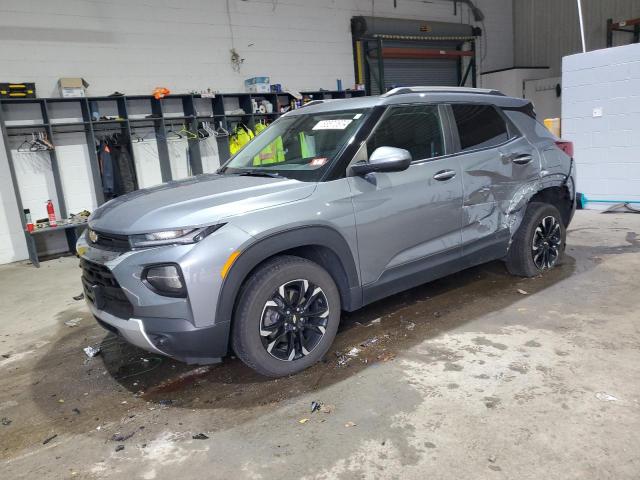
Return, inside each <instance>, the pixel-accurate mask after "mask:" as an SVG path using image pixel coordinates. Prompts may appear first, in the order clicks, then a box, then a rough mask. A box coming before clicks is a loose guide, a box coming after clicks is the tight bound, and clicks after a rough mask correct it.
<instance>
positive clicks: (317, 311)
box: [260, 279, 329, 361]
mask: <svg viewBox="0 0 640 480" xmlns="http://www.w3.org/2000/svg"><path fill="white" fill-rule="evenodd" d="M328 317H329V303H328V301H327V297H326V295H325V293H324V292H323V291H322V288H320V287H319V286H317V285H314V284H313V283H311V282H309V281H308V280H305V279H297V280H291V281H289V282H286V283H284V284H282V285H280V286H279V287H278V289H277V290H275V291H274V292H273V293H272V295H271V298H270V299H269V300H267V302H266V303H265V304H264V307H263V309H262V316H261V318H260V338H261V340H262V345H263V346H264V347H265V349H266V350H267V352H268V353H269V354H270V355H271V356H272V357H275V358H277V359H278V360H283V361H294V360H297V359H299V358H301V357H304V356H305V355H308V354H309V353H311V351H313V349H314V348H315V347H316V346H317V345H318V343H320V340H322V337H323V336H324V334H325V332H326V329H327V322H328Z"/></svg>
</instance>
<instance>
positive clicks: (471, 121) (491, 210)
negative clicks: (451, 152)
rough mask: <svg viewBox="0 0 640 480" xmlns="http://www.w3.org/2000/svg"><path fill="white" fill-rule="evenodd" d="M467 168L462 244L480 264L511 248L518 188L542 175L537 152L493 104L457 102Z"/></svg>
mask: <svg viewBox="0 0 640 480" xmlns="http://www.w3.org/2000/svg"><path fill="white" fill-rule="evenodd" d="M451 113H452V116H451V117H450V118H451V119H452V120H453V123H454V125H455V127H457V128H454V130H455V131H457V144H458V149H459V152H460V154H459V156H458V159H459V161H460V166H461V170H462V184H463V193H464V195H463V207H462V249H463V255H464V256H465V257H470V256H471V257H472V258H473V260H474V261H473V262H472V263H475V264H479V263H483V262H485V261H489V260H492V259H495V258H498V257H501V256H503V255H504V254H505V253H506V249H507V246H508V242H509V238H510V231H509V221H510V214H511V213H512V212H511V210H512V208H513V206H514V205H512V202H513V201H514V200H515V201H517V198H518V195H519V192H523V191H525V190H526V189H527V188H528V187H529V186H530V185H531V184H533V183H535V182H536V181H537V180H538V179H539V174H540V159H539V156H538V152H537V151H536V150H535V149H534V148H533V147H532V146H531V144H530V143H529V142H528V141H527V139H526V138H525V137H524V136H522V135H521V134H520V133H519V132H518V131H517V129H516V128H515V126H513V124H512V123H511V122H510V121H508V120H507V118H506V117H505V115H504V114H503V113H502V112H501V111H500V110H499V109H498V108H496V107H495V106H494V105H483V104H472V103H469V104H464V103H460V104H452V105H451Z"/></svg>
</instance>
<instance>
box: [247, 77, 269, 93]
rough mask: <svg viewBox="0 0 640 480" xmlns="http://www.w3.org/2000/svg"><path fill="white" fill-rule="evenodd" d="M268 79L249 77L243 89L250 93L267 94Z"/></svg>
mask: <svg viewBox="0 0 640 480" xmlns="http://www.w3.org/2000/svg"><path fill="white" fill-rule="evenodd" d="M269 80H270V79H269V77H251V78H247V79H246V80H245V81H244V89H245V90H246V91H247V92H250V93H269V92H270V91H271V85H270V83H269Z"/></svg>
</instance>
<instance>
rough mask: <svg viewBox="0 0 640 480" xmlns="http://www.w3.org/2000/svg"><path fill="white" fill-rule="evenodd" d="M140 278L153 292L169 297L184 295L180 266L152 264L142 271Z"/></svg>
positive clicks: (184, 289)
mask: <svg viewBox="0 0 640 480" xmlns="http://www.w3.org/2000/svg"><path fill="white" fill-rule="evenodd" d="M142 280H143V281H144V282H145V284H146V285H147V286H148V287H149V288H151V290H153V291H154V292H156V293H158V294H160V295H165V296H169V297H186V296H187V295H186V294H187V292H186V288H185V286H184V279H183V277H182V272H181V271H180V267H179V266H178V265H175V264H168V265H152V266H150V267H147V268H145V270H144V272H142Z"/></svg>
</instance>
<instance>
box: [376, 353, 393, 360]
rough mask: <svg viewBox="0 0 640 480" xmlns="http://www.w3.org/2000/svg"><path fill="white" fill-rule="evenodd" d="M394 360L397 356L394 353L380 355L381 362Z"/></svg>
mask: <svg viewBox="0 0 640 480" xmlns="http://www.w3.org/2000/svg"><path fill="white" fill-rule="evenodd" d="M394 358H396V354H395V353H392V352H382V353H381V354H380V355H378V360H380V361H381V362H388V361H389V360H393V359H394Z"/></svg>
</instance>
